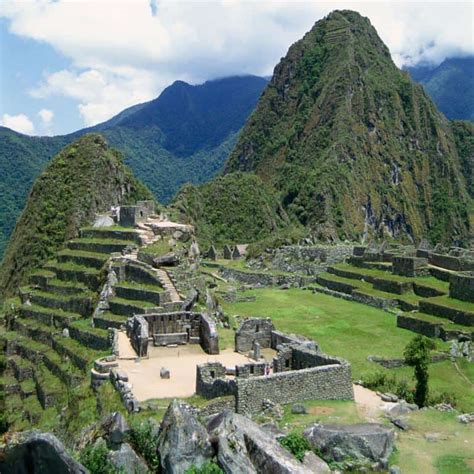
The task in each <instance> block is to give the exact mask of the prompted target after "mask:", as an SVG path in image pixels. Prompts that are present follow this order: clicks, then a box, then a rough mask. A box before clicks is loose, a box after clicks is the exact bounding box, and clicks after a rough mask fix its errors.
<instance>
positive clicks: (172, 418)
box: [158, 400, 214, 474]
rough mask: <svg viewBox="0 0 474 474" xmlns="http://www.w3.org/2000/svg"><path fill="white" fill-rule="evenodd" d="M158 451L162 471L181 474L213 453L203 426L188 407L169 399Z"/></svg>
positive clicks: (161, 427)
mask: <svg viewBox="0 0 474 474" xmlns="http://www.w3.org/2000/svg"><path fill="white" fill-rule="evenodd" d="M158 453H159V455H160V461H161V467H162V468H163V470H164V472H165V473H167V474H168V473H172V474H175V473H176V474H181V473H183V472H185V471H186V469H189V468H190V467H191V466H192V465H195V466H196V467H200V466H202V465H203V464H204V463H205V462H206V461H209V460H210V459H211V458H212V457H213V456H214V449H213V447H212V445H211V443H210V441H209V436H208V434H207V431H206V429H205V428H204V426H203V425H201V423H199V421H198V420H197V419H196V417H195V416H194V414H193V412H192V410H191V407H190V406H189V405H188V404H186V403H184V402H182V401H179V400H173V402H171V404H170V405H169V407H168V410H167V411H166V413H165V416H164V418H163V421H162V422H161V425H160V435H159V438H158Z"/></svg>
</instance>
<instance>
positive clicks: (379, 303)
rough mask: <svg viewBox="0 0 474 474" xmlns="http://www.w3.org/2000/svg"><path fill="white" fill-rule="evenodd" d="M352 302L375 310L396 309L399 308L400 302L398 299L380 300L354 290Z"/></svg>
mask: <svg viewBox="0 0 474 474" xmlns="http://www.w3.org/2000/svg"><path fill="white" fill-rule="evenodd" d="M351 298H352V301H357V302H358V303H363V304H366V305H369V306H374V307H375V308H382V309H386V308H395V307H397V306H399V304H400V303H399V301H398V300H397V299H396V298H380V297H378V296H372V295H368V294H366V293H363V292H362V291H357V290H354V291H353V292H352V295H351Z"/></svg>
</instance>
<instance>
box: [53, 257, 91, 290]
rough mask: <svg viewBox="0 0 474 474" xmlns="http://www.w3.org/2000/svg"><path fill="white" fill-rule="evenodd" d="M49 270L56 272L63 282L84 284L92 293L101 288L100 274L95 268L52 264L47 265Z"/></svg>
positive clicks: (71, 264) (69, 264) (70, 264)
mask: <svg viewBox="0 0 474 474" xmlns="http://www.w3.org/2000/svg"><path fill="white" fill-rule="evenodd" d="M45 268H46V269H47V270H51V271H54V273H56V275H57V278H58V279H59V280H62V281H69V282H73V281H78V282H80V283H84V284H85V285H86V286H87V287H88V288H89V289H91V290H92V291H96V290H97V289H98V287H99V275H100V272H99V270H97V269H96V268H93V267H84V266H80V265H75V264H73V263H59V262H50V263H47V264H46V265H45Z"/></svg>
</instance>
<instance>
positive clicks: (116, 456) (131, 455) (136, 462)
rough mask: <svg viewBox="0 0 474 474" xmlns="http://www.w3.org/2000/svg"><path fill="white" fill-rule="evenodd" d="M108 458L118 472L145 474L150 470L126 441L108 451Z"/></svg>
mask: <svg viewBox="0 0 474 474" xmlns="http://www.w3.org/2000/svg"><path fill="white" fill-rule="evenodd" d="M109 460H110V463H111V464H112V466H114V468H115V469H117V471H118V472H131V473H133V474H147V473H148V472H150V471H149V470H148V466H147V465H146V463H145V461H143V460H142V459H141V458H140V457H139V456H138V455H137V453H136V452H135V451H134V450H133V449H132V447H131V446H130V445H129V444H128V443H123V444H121V445H120V449H118V450H117V451H110V452H109Z"/></svg>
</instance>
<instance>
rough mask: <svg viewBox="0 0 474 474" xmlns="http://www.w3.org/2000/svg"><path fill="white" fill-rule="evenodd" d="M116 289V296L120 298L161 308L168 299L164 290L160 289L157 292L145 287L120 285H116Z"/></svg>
mask: <svg viewBox="0 0 474 474" xmlns="http://www.w3.org/2000/svg"><path fill="white" fill-rule="evenodd" d="M114 289H115V294H116V295H117V297H119V298H123V299H128V300H139V301H146V302H149V303H152V304H155V305H156V306H160V303H163V302H165V301H166V300H167V297H168V295H167V294H166V293H165V292H164V291H163V289H162V288H158V287H157V289H156V290H155V289H152V288H150V287H145V286H139V285H130V286H128V285H126V284H119V285H116V286H115V287H114Z"/></svg>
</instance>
